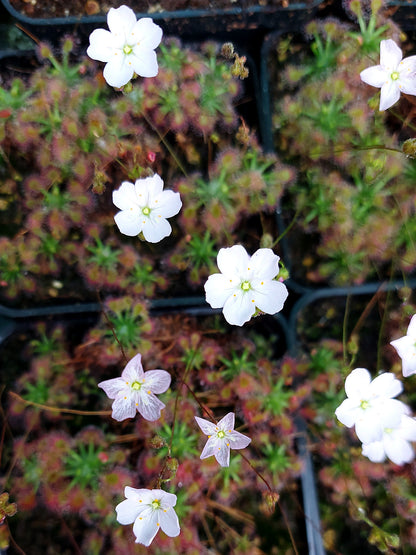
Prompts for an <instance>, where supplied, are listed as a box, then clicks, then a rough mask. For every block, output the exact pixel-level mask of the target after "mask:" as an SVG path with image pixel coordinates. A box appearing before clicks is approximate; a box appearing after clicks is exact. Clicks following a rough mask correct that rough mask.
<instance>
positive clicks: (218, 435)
mask: <svg viewBox="0 0 416 555" xmlns="http://www.w3.org/2000/svg"><path fill="white" fill-rule="evenodd" d="M217 437H219V438H220V439H224V438H225V432H223V431H222V430H220V431H219V432H217Z"/></svg>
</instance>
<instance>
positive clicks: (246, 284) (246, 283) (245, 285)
mask: <svg viewBox="0 0 416 555" xmlns="http://www.w3.org/2000/svg"><path fill="white" fill-rule="evenodd" d="M241 289H242V290H243V291H249V290H250V289H251V285H250V282H249V281H243V283H242V284H241Z"/></svg>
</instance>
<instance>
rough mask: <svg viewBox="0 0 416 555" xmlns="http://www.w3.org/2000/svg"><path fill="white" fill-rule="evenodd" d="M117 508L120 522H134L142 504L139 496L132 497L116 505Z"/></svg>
mask: <svg viewBox="0 0 416 555" xmlns="http://www.w3.org/2000/svg"><path fill="white" fill-rule="evenodd" d="M115 510H116V513H117V521H118V522H119V523H120V524H133V522H134V521H135V520H136V518H137V517H138V515H139V513H140V506H139V504H138V501H137V498H131V499H125V500H124V501H122V502H121V503H119V504H118V505H116V508H115Z"/></svg>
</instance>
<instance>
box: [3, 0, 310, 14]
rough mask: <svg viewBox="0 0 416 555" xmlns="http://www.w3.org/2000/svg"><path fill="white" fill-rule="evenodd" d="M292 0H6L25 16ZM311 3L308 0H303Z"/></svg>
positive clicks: (288, 0)
mask: <svg viewBox="0 0 416 555" xmlns="http://www.w3.org/2000/svg"><path fill="white" fill-rule="evenodd" d="M295 1H296V0H260V1H259V0H159V1H154V0H129V1H127V2H126V0H65V2H63V1H62V0H48V2H45V1H44V0H10V3H11V5H12V6H13V7H14V8H15V9H16V10H17V11H19V12H21V13H22V14H24V15H26V16H28V17H36V18H51V17H67V16H85V15H96V14H101V15H102V14H106V13H107V12H108V10H109V9H110V8H111V7H113V8H118V7H119V6H121V5H122V4H126V5H128V6H129V7H130V8H132V9H133V10H134V11H135V12H136V13H148V14H152V13H156V12H163V11H175V10H189V9H201V10H207V9H208V10H214V9H232V8H250V7H253V6H280V7H287V6H288V5H289V4H290V3H293V2H295ZM305 3H306V4H311V3H312V0H306V2H305Z"/></svg>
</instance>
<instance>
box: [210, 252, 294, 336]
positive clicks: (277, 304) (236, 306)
mask: <svg viewBox="0 0 416 555" xmlns="http://www.w3.org/2000/svg"><path fill="white" fill-rule="evenodd" d="M217 265H218V268H219V270H220V272H221V273H220V274H213V275H211V276H209V278H208V281H207V282H206V283H205V293H206V300H207V302H208V303H209V304H210V305H211V306H212V308H223V313H224V317H225V319H226V320H227V322H228V323H229V324H234V325H236V326H242V325H243V324H244V323H245V322H248V321H249V320H250V318H251V317H252V316H253V314H254V313H255V312H256V309H259V310H261V311H262V312H266V313H267V314H275V313H276V312H279V310H282V308H283V304H284V302H285V300H286V298H287V295H288V291H287V288H286V285H284V284H283V283H281V282H280V281H276V280H275V279H274V278H275V277H276V276H277V274H278V273H279V257H278V256H277V255H276V254H274V252H273V251H272V250H271V249H258V250H257V251H256V252H255V253H254V254H253V256H251V257H250V256H249V255H248V254H247V251H246V250H245V248H244V247H242V246H241V245H234V246H233V247H229V248H225V249H220V251H219V253H218V256H217Z"/></svg>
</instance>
